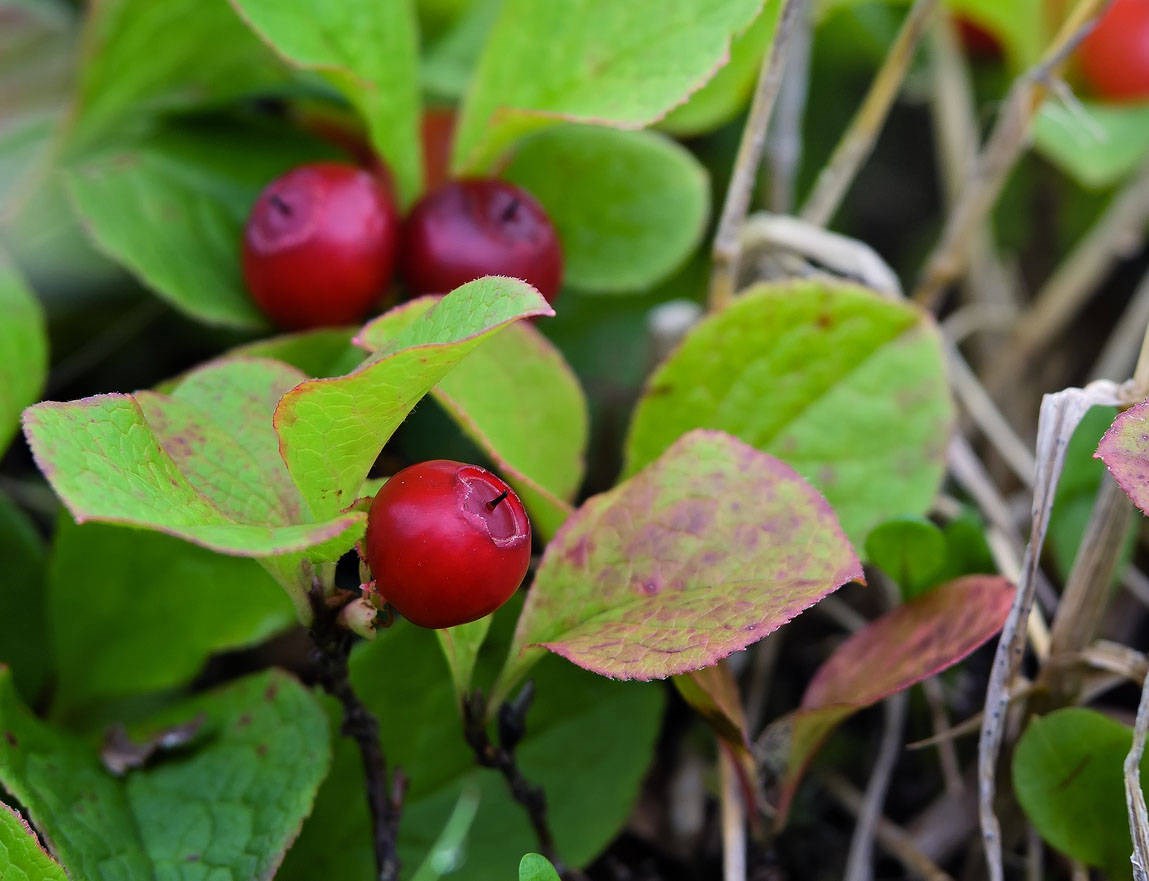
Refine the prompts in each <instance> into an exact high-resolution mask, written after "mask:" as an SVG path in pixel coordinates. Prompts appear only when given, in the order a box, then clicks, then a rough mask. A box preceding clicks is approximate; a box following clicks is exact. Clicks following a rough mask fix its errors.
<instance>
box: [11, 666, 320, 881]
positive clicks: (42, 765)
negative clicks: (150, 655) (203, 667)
mask: <svg viewBox="0 0 1149 881" xmlns="http://www.w3.org/2000/svg"><path fill="white" fill-rule="evenodd" d="M197 716H201V717H202V719H203V730H202V735H201V736H200V737H199V738H198V740H197V741H196V742H195V743H194V744H192V745H189V746H187V747H185V748H184V749H182V750H181V751H180V752H179V753H175V754H172V755H171V756H170V757H169V758H167V759H166V760H165V761H163V762H160V763H157V764H155V765H152V766H150V767H144V768H140V769H137V770H134V771H132V772H130V773H129V774H128V775H127V776H126V777H124V778H122V779H117V778H115V777H113V776H112V775H111V774H109V773H108V772H107V771H106V770H105V769H104V767H103V766H102V765H101V763H100V760H99V757H98V755H97V754H96V752H95V750H94V749H93V748H92V747H91V746H90V745H88V744H87V743H85V742H84V741H81V740H79V739H77V738H73V737H71V736H68V735H65V734H62V733H60V732H58V731H56V730H55V729H53V728H50V727H48V726H47V725H45V724H44V723H42V722H40V721H39V720H37V719H36V718H35V717H34V716H33V715H32V714H31V713H30V712H29V711H28V710H27V709H26V708H25V707H23V706H22V705H21V704H20V703H19V702H18V701H17V699H16V696H15V692H14V690H13V689H12V685H11V679H10V677H8V676H7V675H6V674H5V673H4V672H3V671H2V670H0V729H2V730H3V731H4V737H0V785H2V786H3V787H4V789H6V790H7V791H8V792H10V793H12V795H13V796H14V797H15V798H17V799H19V801H20V803H21V804H22V805H24V807H25V808H26V809H27V811H28V815H29V817H30V819H31V820H32V822H33V823H35V825H36V827H37V828H39V829H40V830H41V831H42V832H43V833H44V835H45V836H46V837H47V838H48V839H49V840H50V841H51V842H52V846H53V850H54V852H55V854H56V856H57V858H58V859H59V860H60V863H61V864H62V865H63V867H64V869H65V870H66V871H67V872H68V875H69V877H72V878H84V879H89V881H122V879H125V878H159V877H165V876H166V875H167V874H169V873H171V872H178V871H180V867H187V868H185V869H184V871H192V869H191V868H190V867H191V866H193V864H194V865H195V866H197V867H200V868H199V869H197V871H203V872H205V873H210V874H211V876H212V877H221V878H251V879H269V878H271V876H272V875H273V874H274V873H275V870H276V868H277V867H278V865H279V862H280V860H281V859H282V858H283V854H284V851H286V849H287V847H288V845H289V844H290V843H291V841H292V839H293V838H294V837H295V835H296V833H297V832H298V829H299V825H300V823H301V822H302V820H303V818H304V817H305V816H307V814H308V812H309V811H310V809H311V805H312V802H313V801H314V798H315V792H316V789H317V788H318V786H319V783H320V781H321V780H322V779H323V777H324V775H325V773H326V772H327V768H328V765H329V763H330V745H329V733H328V727H327V720H326V719H325V718H324V715H323V712H322V710H321V708H320V707H319V705H318V704H317V703H316V701H315V698H314V697H312V695H311V694H310V693H309V692H308V691H306V690H305V689H304V688H303V687H302V686H300V685H299V684H298V683H297V682H295V680H293V679H291V678H290V677H289V676H287V675H286V674H285V673H282V672H278V671H273V672H270V673H264V674H261V675H258V676H253V677H250V678H248V679H244V680H240V681H238V682H236V683H233V684H232V685H229V686H228V687H226V688H224V689H221V690H219V691H216V692H212V693H209V694H205V695H201V696H199V697H197V698H195V699H193V700H189V701H186V702H185V703H183V704H181V705H180V706H179V707H178V708H177V709H175V710H174V711H172V712H170V713H167V714H165V715H164V716H162V717H160V718H157V719H155V720H153V722H152V723H151V724H150V726H149V729H148V730H149V731H155V730H162V729H163V728H165V727H169V726H170V725H172V724H173V723H176V722H179V723H187V722H189V721H191V720H193V719H195V718H196V717H197ZM133 733H134V734H135V735H136V736H137V737H139V736H141V735H146V733H147V732H133ZM203 877H207V874H205V875H204V876H203Z"/></svg>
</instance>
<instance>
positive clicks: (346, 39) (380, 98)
mask: <svg viewBox="0 0 1149 881" xmlns="http://www.w3.org/2000/svg"><path fill="white" fill-rule="evenodd" d="M232 3H233V5H234V6H235V7H236V9H238V10H239V12H240V14H241V15H242V16H243V18H244V19H245V20H246V21H247V22H248V24H249V25H251V27H252V28H254V29H255V32H256V33H258V34H259V35H260V36H261V37H262V38H263V39H264V40H266V41H267V42H268V43H269V44H270V45H271V46H272V47H273V48H274V49H275V50H276V51H277V52H279V53H280V54H281V55H282V56H283V57H284V58H286V59H287V60H288V61H290V62H292V63H293V64H297V65H299V66H301V67H304V68H306V69H308V70H318V71H320V72H321V73H323V74H324V75H325V76H327V77H328V79H330V80H331V82H332V83H334V84H335V85H336V86H337V87H338V88H339V89H340V90H341V91H342V92H343V94H344V95H345V96H346V97H347V99H348V100H349V101H351V103H352V104H354V105H355V106H356V107H357V108H358V110H359V112H360V114H362V116H363V119H364V121H365V122H366V123H367V130H368V132H369V134H370V136H371V143H372V146H373V147H374V148H375V150H376V151H377V152H378V153H379V154H380V155H381V156H382V157H383V158H384V159H386V161H387V164H388V167H389V168H390V170H391V171H392V172H393V173H394V176H395V181H396V183H397V184H398V189H399V193H400V196H401V198H402V201H403V203H404V204H407V203H410V202H411V201H412V200H414V198H415V197H416V196H417V195H418V194H419V189H420V187H421V185H422V168H423V166H422V151H421V147H420V144H419V79H418V62H419V58H418V52H419V39H418V28H417V26H416V20H415V10H414V8H413V4H412V3H411V2H410V0H387V2H385V3H379V2H376V0H342V2H340V3H328V2H325V0H306V2H294V3H281V2H279V0H232Z"/></svg>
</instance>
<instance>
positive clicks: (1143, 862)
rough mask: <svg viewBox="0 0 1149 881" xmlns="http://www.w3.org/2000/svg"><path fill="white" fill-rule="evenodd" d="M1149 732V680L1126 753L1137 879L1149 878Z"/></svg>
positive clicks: (1127, 799) (1133, 861)
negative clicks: (1148, 783) (1145, 786)
mask: <svg viewBox="0 0 1149 881" xmlns="http://www.w3.org/2000/svg"><path fill="white" fill-rule="evenodd" d="M1147 736H1149V680H1146V682H1145V687H1144V688H1142V689H1141V702H1140V704H1139V705H1138V707H1137V722H1136V723H1135V724H1134V726H1133V746H1132V747H1131V748H1130V750H1129V754H1128V755H1127V756H1126V757H1125V806H1126V808H1127V810H1128V811H1129V831H1130V833H1131V836H1132V838H1133V855H1132V857H1131V858H1130V860H1131V862H1132V863H1133V879H1134V881H1146V879H1147V878H1149V810H1146V807H1145V793H1144V791H1143V790H1142V789H1141V757H1142V756H1143V755H1144V754H1145V741H1146V738H1147Z"/></svg>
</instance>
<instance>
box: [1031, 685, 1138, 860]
mask: <svg viewBox="0 0 1149 881" xmlns="http://www.w3.org/2000/svg"><path fill="white" fill-rule="evenodd" d="M1132 743H1133V734H1132V731H1131V730H1130V729H1129V728H1127V727H1126V726H1124V725H1122V724H1121V723H1119V722H1115V721H1113V720H1112V719H1109V718H1107V717H1105V716H1103V715H1101V714H1100V713H1097V712H1094V711H1092V710H1085V709H1079V708H1076V707H1073V708H1069V709H1064V710H1058V711H1056V712H1054V713H1050V714H1049V715H1048V716H1045V717H1041V718H1035V719H1033V720H1032V721H1030V723H1029V726H1028V727H1027V728H1026V729H1025V734H1023V735H1022V737H1021V740H1020V741H1018V744H1017V750H1016V752H1015V753H1014V757H1013V788H1014V790H1015V791H1016V792H1017V800H1018V801H1019V802H1020V803H1021V807H1022V808H1023V809H1024V811H1025V813H1026V816H1028V817H1029V820H1030V822H1031V823H1033V825H1034V826H1035V827H1036V828H1037V831H1038V832H1039V833H1041V837H1042V838H1044V839H1045V840H1046V841H1048V842H1049V843H1050V844H1052V845H1053V846H1054V847H1056V848H1057V849H1058V850H1060V851H1062V852H1063V853H1065V854H1068V855H1069V856H1070V857H1072V858H1073V859H1075V860H1080V861H1081V862H1083V863H1086V864H1087V865H1090V866H1099V867H1101V868H1102V869H1104V870H1105V872H1106V874H1107V875H1108V877H1110V878H1112V879H1118V878H1131V877H1132V869H1131V867H1130V863H1129V855H1130V854H1131V853H1132V852H1133V844H1132V842H1131V841H1130V839H1129V820H1128V817H1127V816H1126V812H1125V785H1124V778H1123V773H1122V772H1123V765H1124V762H1125V756H1126V755H1127V754H1128V752H1129V748H1130V747H1131V746H1132ZM1141 776H1142V780H1143V781H1144V777H1145V763H1144V762H1143V763H1142V766H1141ZM1142 786H1144V782H1142Z"/></svg>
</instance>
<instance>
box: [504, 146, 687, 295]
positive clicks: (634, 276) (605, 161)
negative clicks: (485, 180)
mask: <svg viewBox="0 0 1149 881" xmlns="http://www.w3.org/2000/svg"><path fill="white" fill-rule="evenodd" d="M505 174H506V177H507V178H508V179H509V180H512V181H514V182H515V183H517V184H519V185H521V186H522V187H524V188H525V189H526V190H527V191H528V192H530V193H531V194H532V195H534V196H535V197H536V198H537V199H538V200H539V201H540V202H541V203H542V205H543V207H544V208H545V209H546V210H547V214H548V215H549V216H550V218H551V219H552V220H553V221H554V223H555V226H556V228H557V229H558V233H559V240H560V241H561V242H562V247H563V258H564V272H565V279H564V280H565V282H566V283H567V284H570V285H571V286H573V287H576V288H580V289H582V290H588V291H601V292H610V291H634V290H638V289H640V288H646V287H649V286H650V285H652V284H655V283H656V282H658V281H661V280H662V279H663V278H665V277H666V276H667V275H669V274H670V273H671V272H673V271H674V270H675V269H676V268H678V266H680V265H681V264H682V262H683V261H684V260H685V259H686V258H687V256H688V255H689V254H690V252H691V251H693V250H694V248H695V247H696V246H697V245H698V243H699V241H700V239H701V238H702V233H703V230H704V229H705V227H706V221H707V217H708V215H709V212H710V186H709V181H708V180H707V175H706V170H705V169H704V168H703V167H702V165H701V164H699V162H698V160H697V159H695V158H694V156H693V155H692V154H691V153H690V152H689V151H687V150H686V149H684V148H683V147H680V146H679V145H678V144H676V143H675V142H674V141H671V140H670V139H668V138H665V137H663V136H661V135H657V134H654V133H651V132H625V131H616V130H614V129H609V128H603V127H601V126H559V127H556V128H551V129H547V130H546V131H543V132H540V133H539V134H537V135H535V136H533V137H531V138H528V139H526V140H525V141H524V142H523V143H522V144H521V145H520V146H519V148H518V150H517V151H516V152H515V155H514V158H513V159H512V160H511V164H510V166H509V167H508V168H507V170H506V173H505ZM571 181H578V182H579V185H578V186H577V187H574V186H571Z"/></svg>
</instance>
